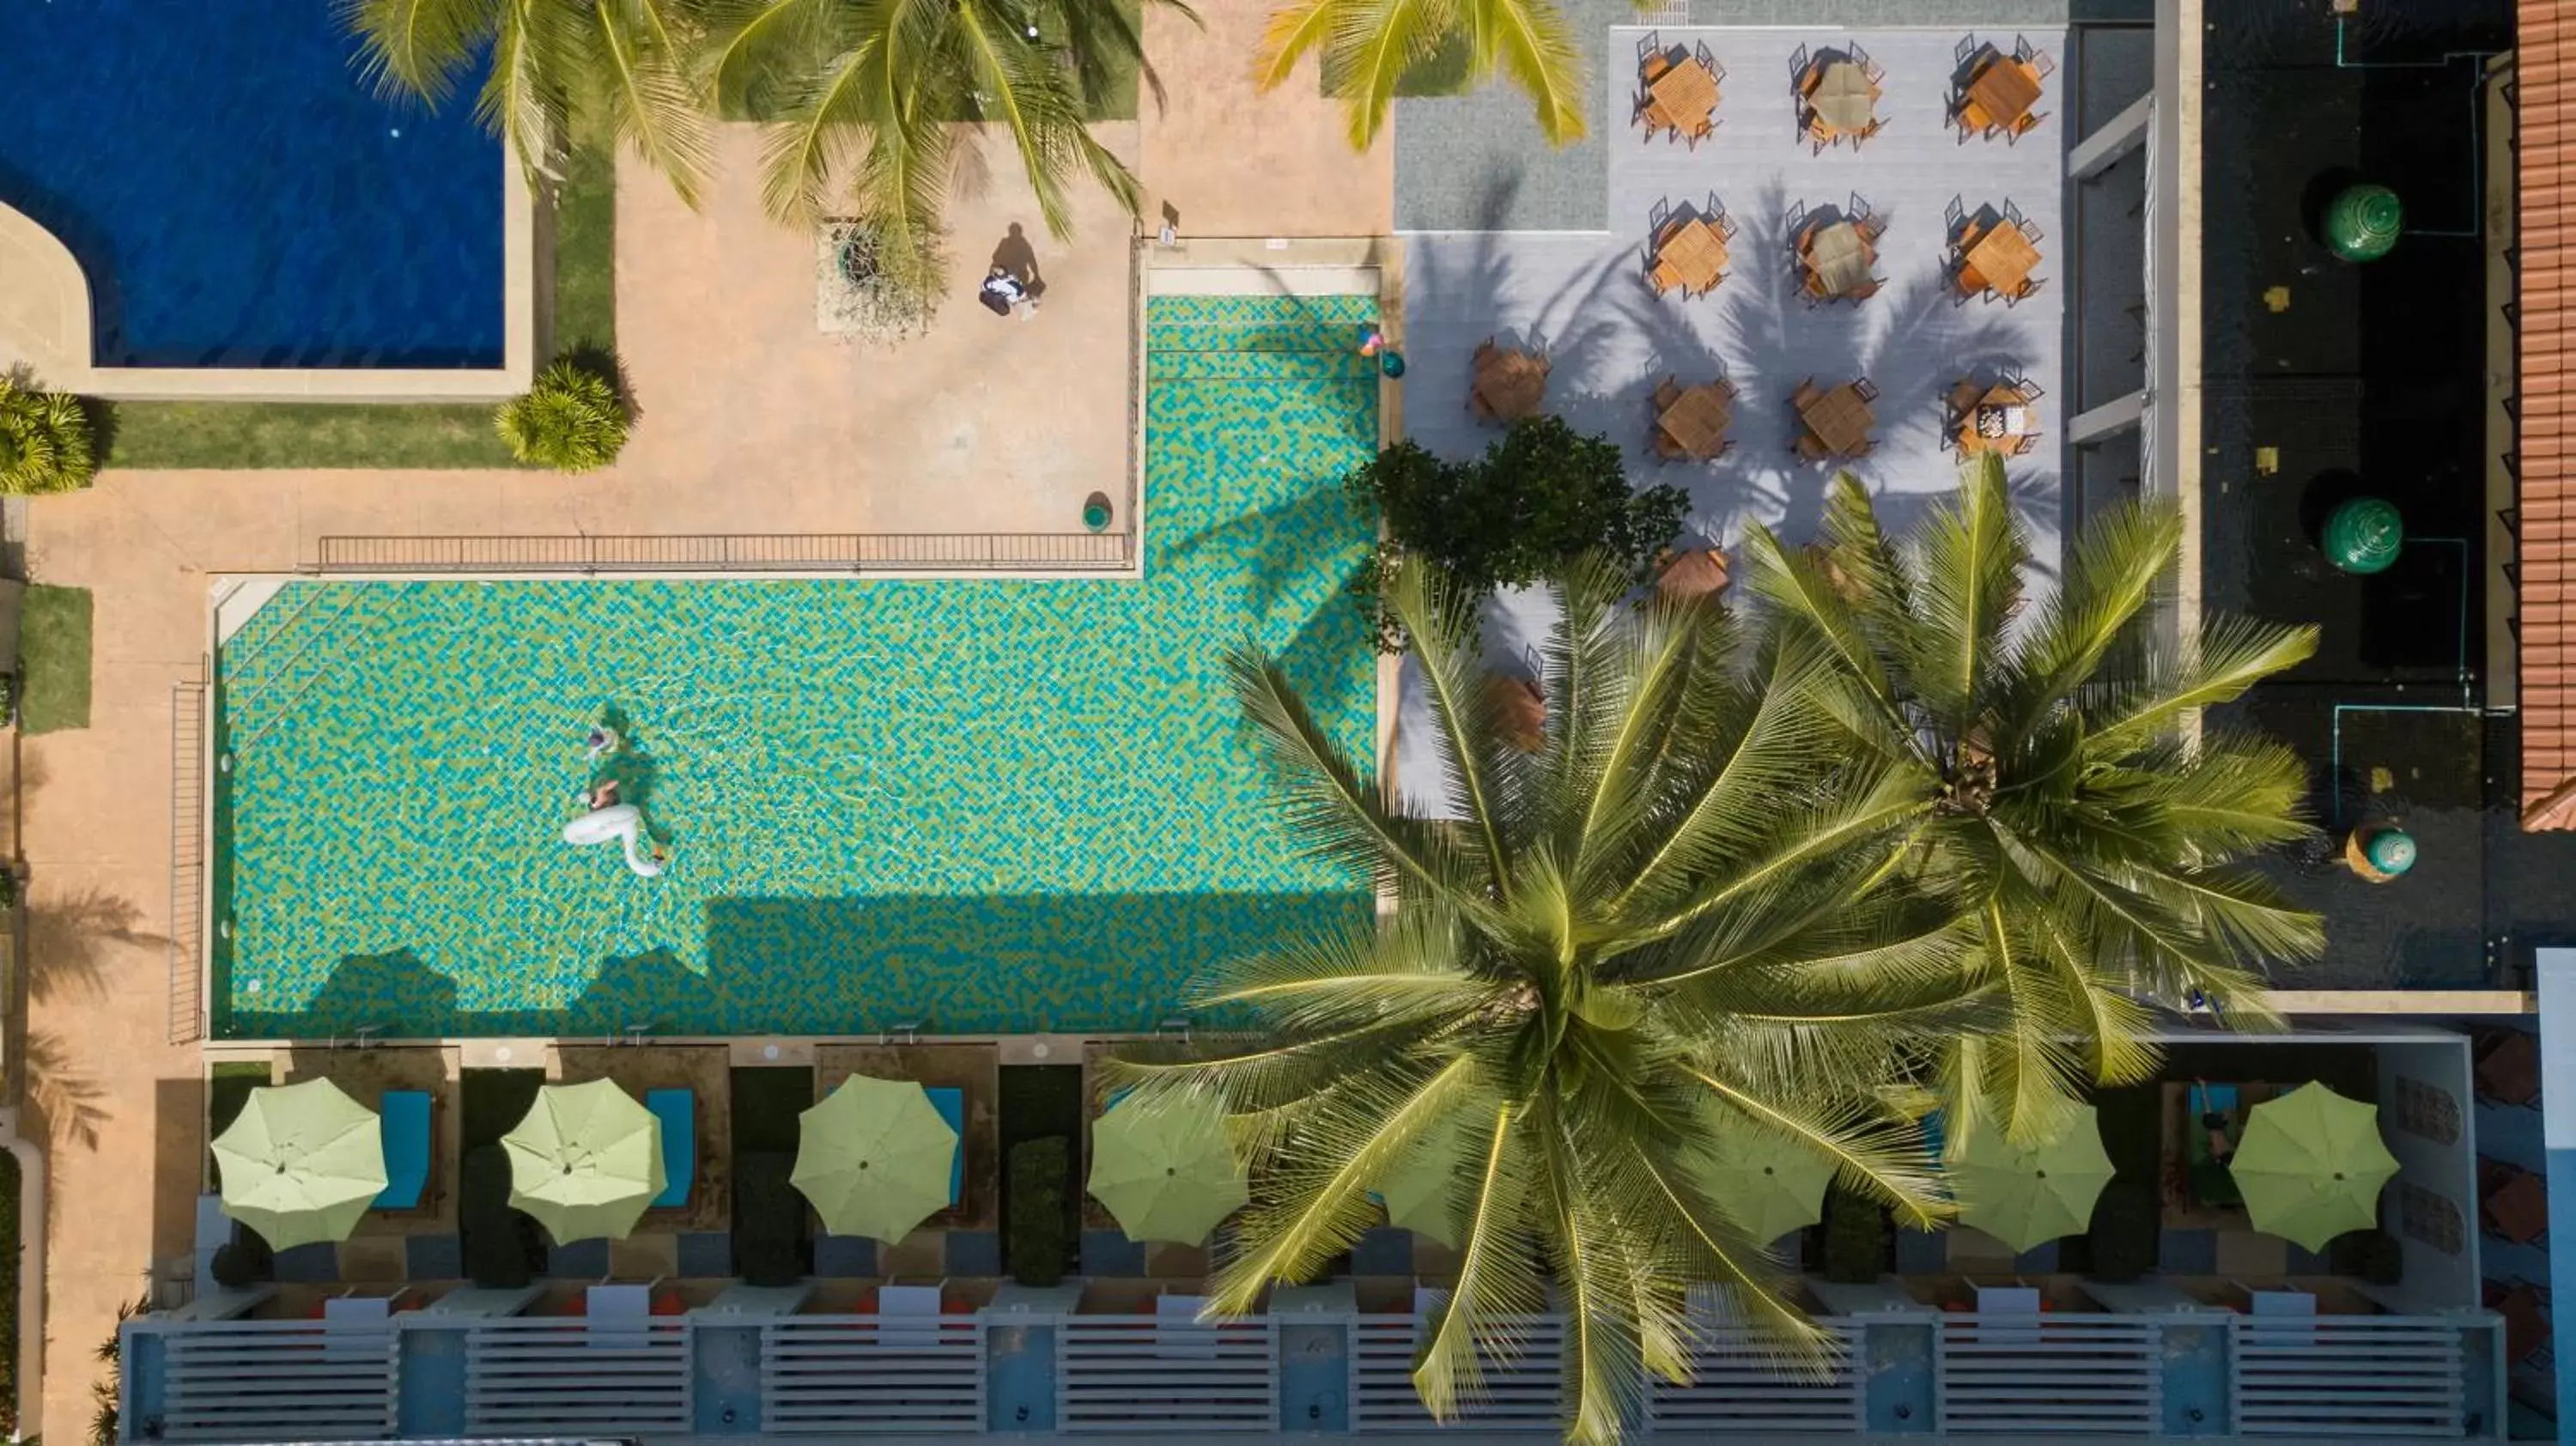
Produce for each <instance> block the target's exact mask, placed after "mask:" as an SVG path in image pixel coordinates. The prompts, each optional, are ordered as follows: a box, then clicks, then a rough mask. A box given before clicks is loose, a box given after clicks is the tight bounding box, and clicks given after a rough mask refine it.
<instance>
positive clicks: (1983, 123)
mask: <svg viewBox="0 0 2576 1446" xmlns="http://www.w3.org/2000/svg"><path fill="white" fill-rule="evenodd" d="M2039 91H2040V87H2039V70H2038V68H2037V67H2035V66H2033V65H2031V64H2030V63H2029V62H2028V61H2024V60H2015V59H2013V58H2012V57H2011V56H2009V55H2006V54H2004V53H2003V52H2002V51H2000V50H1998V51H1996V52H1994V53H1993V54H1991V55H1989V56H1987V57H1986V63H1985V64H1984V65H1982V66H1980V67H1978V69H1977V73H1976V74H1975V75H1974V76H1971V77H1970V78H1969V80H1968V95H1967V104H1966V105H1964V106H1962V107H1961V108H1960V115H1961V116H1962V117H1963V118H1965V119H1966V121H1967V122H1968V124H1970V125H1972V126H1974V127H1976V128H1977V129H1978V130H1981V131H1991V130H1999V129H2001V128H2003V127H2005V126H2009V125H2012V124H2013V123H2015V122H2017V121H2019V120H2020V119H2021V118H2022V117H2023V116H2026V115H2028V114H2030V108H2031V107H2032V106H2034V105H2037V104H2038V103H2039Z"/></svg>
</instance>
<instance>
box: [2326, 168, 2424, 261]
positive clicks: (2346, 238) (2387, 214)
mask: <svg viewBox="0 0 2576 1446" xmlns="http://www.w3.org/2000/svg"><path fill="white" fill-rule="evenodd" d="M2405 224H2406V208H2405V207H2404V206H2403V205H2400V204H2399V203H2398V200H2397V193H2396V192H2395V191H2392V190H2390V189H2388V188H2387V187H2386V186H2380V185H2373V184H2370V183H2368V182H2364V183H2362V184H2361V185H2357V186H2346V187H2344V188H2343V190H2342V191H2341V192H2339V193H2338V194H2337V195H2336V196H2335V198H2334V200H2333V201H2331V202H2329V203H2328V204H2327V206H2326V235H2325V241H2326V249H2327V250H2329V251H2332V252H2333V253H2334V254H2336V255H2337V256H2340V257H2342V258H2343V259H2344V260H2346V261H2376V260H2378V259H2379V258H2380V257H2382V256H2385V255H2387V254H2388V252H2389V248H2391V247H2393V246H2395V245H2396V244H2397V233H2398V231H2399V230H2401V229H2402V228H2403V227H2404V226H2405Z"/></svg>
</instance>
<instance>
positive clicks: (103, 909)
mask: <svg viewBox="0 0 2576 1446" xmlns="http://www.w3.org/2000/svg"><path fill="white" fill-rule="evenodd" d="M142 917H143V911H142V910H141V909H138V908H137V907H135V905H134V904H133V903H132V902H131V901H129V900H126V899H121V898H118V897H117V896H115V895H113V894H110V893H107V892H105V891H103V890H99V889H88V890H83V891H81V892H78V893H73V894H68V895H64V896H61V897H48V898H45V899H43V900H42V901H41V902H34V903H30V904H29V905H28V906H27V993H28V995H29V996H30V997H31V998H32V999H34V1000H35V1001H37V1002H39V1003H42V1002H44V1001H47V1000H53V999H72V998H77V999H103V998H105V997H106V996H107V993H108V962H109V960H110V958H112V957H113V954H114V951H115V950H117V949H153V948H163V947H166V946H167V945H168V944H169V942H170V940H169V938H168V936H166V935H162V934H156V933H153V932H151V931H150V930H148V929H145V928H143V927H142V926H141V920H142Z"/></svg>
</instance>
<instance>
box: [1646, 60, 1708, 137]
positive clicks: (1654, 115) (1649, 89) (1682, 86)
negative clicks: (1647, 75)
mask: <svg viewBox="0 0 2576 1446" xmlns="http://www.w3.org/2000/svg"><path fill="white" fill-rule="evenodd" d="M1717 100H1718V95H1717V77H1716V76H1715V75H1713V74H1711V73H1710V72H1709V68H1708V67H1707V66H1705V65H1702V64H1700V63H1699V57H1698V56H1696V55H1694V56H1689V57H1687V58H1685V59H1683V60H1681V61H1680V62H1678V63H1676V64H1674V65H1671V66H1668V67H1666V68H1665V70H1664V73H1663V74H1661V75H1658V76H1656V77H1655V78H1654V79H1653V80H1652V81H1650V82H1648V83H1647V85H1646V111H1645V119H1646V124H1647V125H1648V126H1649V127H1650V128H1652V129H1655V130H1667V131H1679V132H1681V133H1682V134H1683V135H1692V134H1695V133H1697V132H1698V131H1699V130H1700V128H1701V127H1702V126H1703V125H1704V124H1705V123H1706V122H1707V120H1708V118H1709V117H1710V116H1712V115H1714V114H1716V112H1717Z"/></svg>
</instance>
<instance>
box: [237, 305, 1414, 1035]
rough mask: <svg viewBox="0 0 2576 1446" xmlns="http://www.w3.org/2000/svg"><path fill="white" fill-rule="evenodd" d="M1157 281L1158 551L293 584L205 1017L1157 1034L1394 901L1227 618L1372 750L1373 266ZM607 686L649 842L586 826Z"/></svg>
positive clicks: (260, 647) (539, 1030)
mask: <svg viewBox="0 0 2576 1446" xmlns="http://www.w3.org/2000/svg"><path fill="white" fill-rule="evenodd" d="M1150 306H1151V310H1150V311H1149V313H1148V323H1149V329H1150V333H1151V340H1150V344H1149V350H1148V362H1149V369H1150V373H1151V376H1152V380H1151V382H1150V383H1149V385H1148V387H1147V391H1146V403H1145V414H1146V428H1147V441H1146V458H1147V464H1146V465H1147V476H1146V505H1147V511H1148V515H1149V517H1150V519H1151V521H1150V525H1149V527H1148V528H1147V530H1146V537H1145V544H1146V551H1145V568H1144V576H1143V577H1142V578H1141V579H1102V578H1089V579H1076V580H1068V581H1048V580H1034V579H1029V580H1015V579H992V580H965V581H959V580H929V579H922V580H869V581H683V582H617V581H567V582H511V583H494V584H480V583H474V582H453V581H439V582H312V581H299V582H291V583H288V584H286V585H285V587H284V588H283V590H282V591H280V592H279V593H278V594H277V595H276V596H275V597H274V598H272V599H271V600H269V601H268V602H267V603H266V604H265V605H264V606H262V607H261V608H260V609H259V611H258V612H256V613H255V614H253V615H252V616H251V617H250V618H249V619H248V620H247V621H246V622H245V623H243V624H242V626H241V627H240V628H239V630H238V631H236V632H235V633H234V634H233V636H232V637H231V638H230V639H229V640H228V641H227V642H226V644H225V645H224V647H223V648H222V649H221V651H220V653H219V656H218V665H217V681H218V690H217V696H216V706H217V719H216V727H217V739H218V747H219V749H220V750H222V751H223V752H224V753H225V754H227V755H228V756H229V760H230V761H229V769H228V771H224V772H219V773H218V775H217V784H218V786H217V789H216V800H217V818H216V824H217V829H216V833H217V848H216V858H215V863H216V877H215V899H216V909H217V919H218V928H217V930H216V931H215V940H214V944H215V947H214V952H213V964H214V988H213V1003H214V1011H213V1012H214V1020H213V1027H214V1030H215V1032H216V1033H217V1034H218V1035H220V1036H223V1037H230V1038H315V1037H321V1036H325V1035H331V1034H342V1035H345V1034H348V1033H350V1032H352V1031H354V1030H356V1029H358V1028H361V1027H369V1026H371V1027H373V1028H375V1029H377V1030H380V1031H381V1032H382V1033H383V1034H384V1035H385V1036H387V1037H402V1036H420V1035H433V1034H436V1035H481V1036H490V1035H497V1034H557V1033H563V1034H586V1033H594V1032H596V1033H606V1032H611V1031H618V1030H624V1029H627V1028H630V1027H642V1028H645V1029H648V1030H650V1031H652V1032H655V1033H661V1034H752V1033H771V1032H777V1033H856V1032H865V1031H869V1030H875V1029H880V1028H884V1027H887V1026H892V1025H899V1024H904V1023H910V1022H918V1023H919V1024H920V1025H921V1026H922V1027H923V1028H924V1029H925V1030H928V1031H934V1032H940V1033H1009V1032H1028V1031H1036V1030H1086V1029H1087V1030H1103V1031H1107V1030H1143V1029H1151V1028H1153V1027H1154V1026H1155V1024H1156V1023H1157V1022H1158V1021H1160V1020H1162V1019H1164V1018H1168V1017H1170V1016H1172V1015H1173V1014H1175V1013H1177V1012H1178V1006H1179V1005H1180V1003H1181V1001H1182V999H1183V998H1184V996H1185V994H1186V992H1187V988H1188V985H1189V982H1190V981H1191V980H1192V979H1193V978H1194V977H1195V976H1196V975H1197V974H1198V973H1200V972H1201V971H1202V970H1203V969H1204V968H1205V967H1206V966H1207V965H1209V964H1211V963H1213V962H1215V961H1217V960H1220V959H1222V958H1225V957H1227V956H1229V955H1231V954H1234V953H1237V952H1239V951H1241V950H1243V949H1245V948H1247V947H1250V946H1251V945H1254V944H1256V943H1258V942H1260V941H1261V940H1263V939H1265V938H1268V937H1272V936H1274V935H1276V934H1277V933H1278V932H1279V931H1282V930H1292V929H1306V928H1312V927H1316V926H1318V925H1321V924H1327V923H1336V922H1340V921H1345V920H1347V919H1349V918H1351V917H1354V916H1355V915H1357V914H1360V913H1362V912H1363V911H1365V910H1366V909H1367V908H1368V907H1369V899H1368V897H1367V895H1366V892H1365V886H1364V883H1363V882H1362V881H1358V880H1354V879H1351V878H1348V877H1345V876H1343V875H1341V874H1340V873H1339V872H1338V871H1336V870H1334V869H1331V868H1328V867H1326V866H1323V865H1320V864H1317V863H1315V862H1313V861H1311V860H1308V859H1306V858H1304V857H1302V856H1300V855H1299V854H1298V853H1297V852H1296V851H1295V850H1294V849H1293V848H1292V847H1291V846H1290V844H1289V842H1288V840H1287V838H1286V836H1285V832H1284V830H1283V829H1282V828H1281V826H1280V824H1279V822H1278V816H1277V812H1276V810H1275V807H1274V802H1273V799H1272V797H1271V793H1270V789H1269V785H1268V783H1267V781H1266V780H1265V779H1264V777H1263V776H1262V775H1261V773H1260V772H1259V770H1258V769H1257V767H1256V765H1255V763H1254V759H1253V756H1252V752H1251V749H1250V745H1249V740H1248V739H1247V737H1246V735H1245V734H1244V732H1243V728H1242V725H1241V723H1240V722H1239V719H1238V715H1237V710H1236V705H1235V703H1234V700H1233V696H1232V693H1231V690H1230V688H1229V686H1228V684H1227V681H1226V678H1225V675H1224V669H1223V653H1224V651H1225V649H1226V648H1228V647H1229V646H1231V645H1232V644H1234V643H1236V642H1237V641H1239V640H1241V639H1244V638H1247V637H1249V638H1252V639H1254V640H1256V641H1257V642H1259V643H1260V644H1261V645H1262V646H1264V647H1266V648H1269V649H1271V650H1273V651H1277V652H1281V653H1283V654H1284V656H1285V659H1286V664H1287V666H1288V668H1289V670H1290V671H1291V673H1292V674H1293V675H1294V676H1295V677H1296V678H1297V680H1298V682H1299V683H1300V685H1301V687H1302V688H1303V689H1304V691H1305V692H1306V695H1307V697H1308V698H1309V699H1310V700H1311V701H1312V702H1313V703H1314V705H1315V707H1316V710H1317V716H1318V717H1319V719H1320V720H1321V721H1322V722H1323V723H1324V725H1325V726H1326V727H1328V728H1329V729H1330V730H1331V732H1332V734H1333V736H1334V737H1335V738H1336V739H1337V740H1338V741H1339V742H1340V743H1341V744H1342V745H1343V746H1344V747H1345V748H1348V749H1350V750H1351V751H1353V752H1354V753H1364V752H1365V750H1366V748H1367V745H1368V743H1369V741H1370V737H1371V729H1372V727H1373V726H1374V718H1375V707H1376V702H1375V675H1376V670H1375V660H1374V657H1373V655H1372V654H1371V652H1370V650H1369V647H1368V643H1367V640H1366V637H1365V634H1364V630H1363V627H1362V623H1361V618H1360V614H1359V612H1358V610H1357V608H1356V607H1354V605H1353V604H1352V602H1351V600H1350V598H1349V597H1348V596H1347V595H1346V593H1345V592H1344V586H1345V583H1346V581H1347V579H1348V578H1349V576H1350V574H1351V572H1352V571H1353V569H1354V568H1355V567H1356V565H1357V563H1358V562H1359V560H1360V558H1361V557H1362V555H1363V554H1364V552H1365V550H1366V547H1367V545H1368V542H1369V539H1370V536H1371V533H1370V529H1369V527H1368V526H1367V524H1366V523H1365V522H1364V520H1363V519H1362V518H1361V517H1360V516H1358V515H1357V514H1356V513H1355V512H1354V510H1353V509H1352V508H1351V506H1350V505H1349V503H1348V502H1347V500H1346V499H1345V497H1344V496H1343V494H1342V492H1341V489H1340V487H1339V485H1338V479H1339V478H1340V476H1341V474H1342V473H1343V472H1345V471H1346V470H1347V469H1348V468H1349V467H1350V466H1352V465H1353V464H1355V463H1356V462H1358V461H1360V460H1362V459H1364V458H1366V457H1367V456H1368V455H1369V453H1370V452H1371V451H1372V450H1373V449H1374V447H1375V446H1376V440H1377V402H1376V382H1375V378H1374V374H1373V372H1371V371H1370V370H1369V369H1368V367H1367V364H1366V363H1365V362H1363V361H1362V360H1361V359H1359V358H1358V357H1356V356H1354V355H1352V351H1351V345H1350V342H1351V338H1352V336H1353V329H1354V326H1355V324H1356V323H1357V322H1358V321H1360V320H1363V319H1366V318H1368V317H1370V316H1372V315H1373V314H1374V305H1373V302H1370V301H1365V300H1362V299H1358V298H1330V299H1308V300H1302V301H1301V300H1284V299H1274V298H1237V297H1212V298H1157V299H1155V300H1154V301H1153V302H1152V303H1151V304H1150ZM603 709H615V710H617V711H618V712H619V713H620V714H622V715H623V718H624V724H623V729H622V731H623V736H624V739H625V742H626V745H627V746H626V749H625V751H624V753H623V754H622V755H621V756H620V757H619V758H618V759H617V760H616V761H615V763H614V764H613V765H612V771H613V772H614V774H615V775H616V776H617V777H619V779H620V781H621V783H622V785H623V787H622V789H621V795H620V801H622V802H634V803H637V804H639V805H640V807H641V809H642V811H643V813H644V815H645V816H646V818H647V819H648V820H649V821H650V823H651V824H652V826H653V828H654V830H655V832H657V833H658V834H660V835H662V836H663V837H664V838H665V839H666V840H667V843H668V846H669V849H670V857H669V861H668V866H667V868H666V869H665V871H664V872H663V873H662V874H661V875H660V876H659V877H654V878H643V877H638V876H637V875H636V874H635V873H633V872H630V870H629V868H628V866H627V865H626V863H625V862H624V861H623V860H622V858H621V857H620V856H619V848H618V846H617V845H616V844H614V843H609V844H605V845H603V846H598V847H575V846H572V845H568V844H566V843H565V842H563V840H562V830H563V827H564V825H565V823H566V822H567V821H568V820H569V819H570V818H572V817H573V816H574V815H575V814H576V813H578V812H579V811H580V805H579V804H577V803H576V802H575V799H576V795H577V793H578V792H579V791H580V790H581V789H582V788H583V787H584V786H585V784H586V783H587V782H588V781H589V779H590V777H591V771H590V765H589V764H588V762H587V761H586V759H585V756H584V752H585V750H584V734H585V731H586V729H587V728H588V727H589V725H590V724H591V723H592V721H593V719H594V718H595V717H596V716H597V715H598V714H599V713H600V712H601V710H603Z"/></svg>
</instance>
